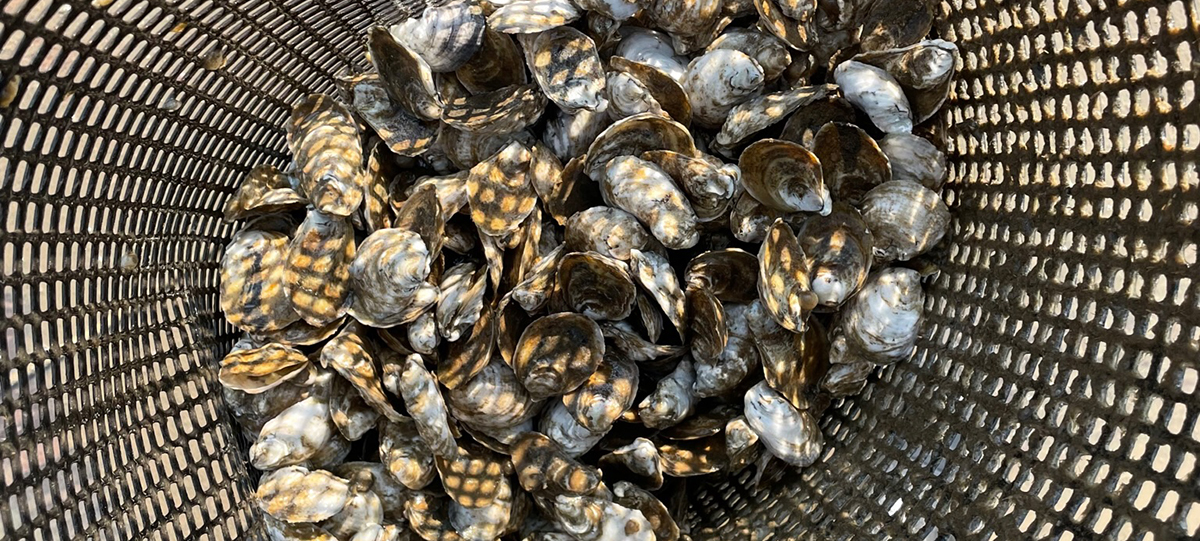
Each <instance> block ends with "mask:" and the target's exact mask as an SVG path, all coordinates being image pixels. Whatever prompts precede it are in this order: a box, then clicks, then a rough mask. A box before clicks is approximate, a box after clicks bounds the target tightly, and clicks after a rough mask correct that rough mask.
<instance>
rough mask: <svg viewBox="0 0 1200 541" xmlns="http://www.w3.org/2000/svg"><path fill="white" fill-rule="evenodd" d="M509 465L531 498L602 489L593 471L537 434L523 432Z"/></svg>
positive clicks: (544, 436) (515, 442)
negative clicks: (532, 495)
mask: <svg viewBox="0 0 1200 541" xmlns="http://www.w3.org/2000/svg"><path fill="white" fill-rule="evenodd" d="M512 464H513V468H514V470H516V474H517V480H518V481H519V482H520V484H521V488H523V489H525V490H526V491H528V492H531V493H533V494H547V495H557V494H579V495H582V494H595V493H597V492H598V491H601V490H603V489H604V488H603V487H604V484H603V481H601V479H600V472H599V471H598V470H596V468H593V467H591V466H586V465H584V464H581V463H579V462H578V461H576V460H575V459H574V457H572V456H571V455H570V454H568V453H567V451H566V450H565V449H563V447H562V446H561V445H559V444H558V443H556V442H555V441H554V440H552V439H550V438H548V437H546V435H544V434H542V433H540V432H527V433H525V434H522V435H521V436H520V437H518V438H517V439H516V441H514V442H513V444H512Z"/></svg>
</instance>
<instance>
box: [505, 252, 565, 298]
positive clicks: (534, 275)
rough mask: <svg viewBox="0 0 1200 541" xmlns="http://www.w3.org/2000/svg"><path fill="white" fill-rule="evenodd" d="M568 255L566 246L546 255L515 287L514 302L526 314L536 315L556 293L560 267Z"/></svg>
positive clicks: (513, 292) (513, 291) (512, 293)
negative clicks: (555, 288)
mask: <svg viewBox="0 0 1200 541" xmlns="http://www.w3.org/2000/svg"><path fill="white" fill-rule="evenodd" d="M566 254H567V251H566V246H565V245H560V246H558V247H557V248H555V249H554V250H552V251H551V252H550V253H548V254H546V255H545V256H544V257H542V258H541V260H539V261H538V262H537V264H536V265H534V266H533V268H532V269H530V270H529V273H528V274H526V276H525V279H524V280H522V281H521V283H519V284H517V285H516V286H515V287H513V289H512V291H511V292H510V294H511V295H512V300H513V301H515V302H516V303H517V304H519V305H520V306H521V308H524V309H525V311H526V312H529V313H534V312H537V311H538V310H541V309H542V307H544V306H545V305H546V301H548V300H550V296H551V294H552V293H554V286H555V284H556V283H557V279H558V266H559V264H560V263H561V262H562V259H563V256H565V255H566Z"/></svg>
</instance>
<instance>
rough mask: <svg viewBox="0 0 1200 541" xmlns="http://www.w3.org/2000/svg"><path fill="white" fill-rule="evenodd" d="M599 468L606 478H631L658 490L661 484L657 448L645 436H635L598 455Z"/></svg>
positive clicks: (661, 477) (661, 478) (660, 466)
mask: <svg viewBox="0 0 1200 541" xmlns="http://www.w3.org/2000/svg"><path fill="white" fill-rule="evenodd" d="M600 469H601V470H603V471H604V476H605V477H606V478H609V479H615V480H617V481H621V480H631V481H633V482H634V483H636V484H638V485H641V486H644V487H646V488H648V489H650V490H658V489H660V488H662V485H663V474H662V464H661V459H660V458H659V456H658V448H657V447H655V446H654V442H652V441H650V440H648V439H646V438H636V439H634V440H633V442H632V443H629V444H627V445H623V446H621V447H618V448H616V449H614V450H613V451H612V452H611V453H608V454H606V455H604V456H602V457H600Z"/></svg>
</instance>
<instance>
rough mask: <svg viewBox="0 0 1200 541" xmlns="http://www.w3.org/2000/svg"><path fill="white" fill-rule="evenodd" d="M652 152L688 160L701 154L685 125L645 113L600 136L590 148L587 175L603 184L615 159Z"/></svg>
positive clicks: (625, 120)
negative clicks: (671, 151)
mask: <svg viewBox="0 0 1200 541" xmlns="http://www.w3.org/2000/svg"><path fill="white" fill-rule="evenodd" d="M649 150H673V151H675V152H678V153H680V154H684V155H687V156H694V155H696V152H697V151H696V142H695V141H694V140H693V139H692V136H691V134H690V133H688V131H687V128H685V127H684V126H683V125H682V124H680V123H678V122H675V121H673V120H670V119H667V118H663V117H661V116H658V115H654V114H649V113H643V114H640V115H633V116H631V117H626V118H623V119H621V120H619V121H617V122H615V123H614V124H613V125H611V126H609V127H608V128H606V129H605V130H604V131H603V132H601V133H600V135H598V136H596V138H595V140H594V141H592V143H591V146H589V147H588V151H587V158H586V159H585V160H584V164H583V166H584V169H583V171H584V173H586V174H587V176H588V177H591V178H592V180H596V181H600V180H602V179H604V176H605V169H606V168H607V167H608V165H609V162H610V161H611V160H612V159H613V158H617V157H619V156H640V155H641V154H642V153H643V152H646V151H649Z"/></svg>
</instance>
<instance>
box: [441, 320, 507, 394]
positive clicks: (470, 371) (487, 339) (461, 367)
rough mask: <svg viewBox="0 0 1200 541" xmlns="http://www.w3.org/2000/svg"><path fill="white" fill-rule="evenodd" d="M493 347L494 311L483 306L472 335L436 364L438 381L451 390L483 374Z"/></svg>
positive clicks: (452, 344)
mask: <svg viewBox="0 0 1200 541" xmlns="http://www.w3.org/2000/svg"><path fill="white" fill-rule="evenodd" d="M495 345H496V311H495V309H494V308H493V307H492V305H491V304H485V305H483V308H482V310H481V311H480V314H479V319H478V320H476V321H475V324H474V325H473V326H472V327H471V334H469V335H467V336H466V337H465V338H461V339H459V340H458V341H456V342H453V343H451V344H450V348H449V349H450V350H449V352H447V354H446V357H445V358H444V359H442V361H441V362H440V363H438V372H437V374H438V381H440V382H441V383H442V385H445V386H446V388H447V389H454V388H456V387H458V386H459V385H462V383H463V382H465V381H466V380H468V379H470V378H471V377H472V376H474V375H475V374H477V373H479V371H480V370H483V367H484V366H486V365H487V363H488V360H489V359H491V358H492V351H493V349H494V348H495Z"/></svg>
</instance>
